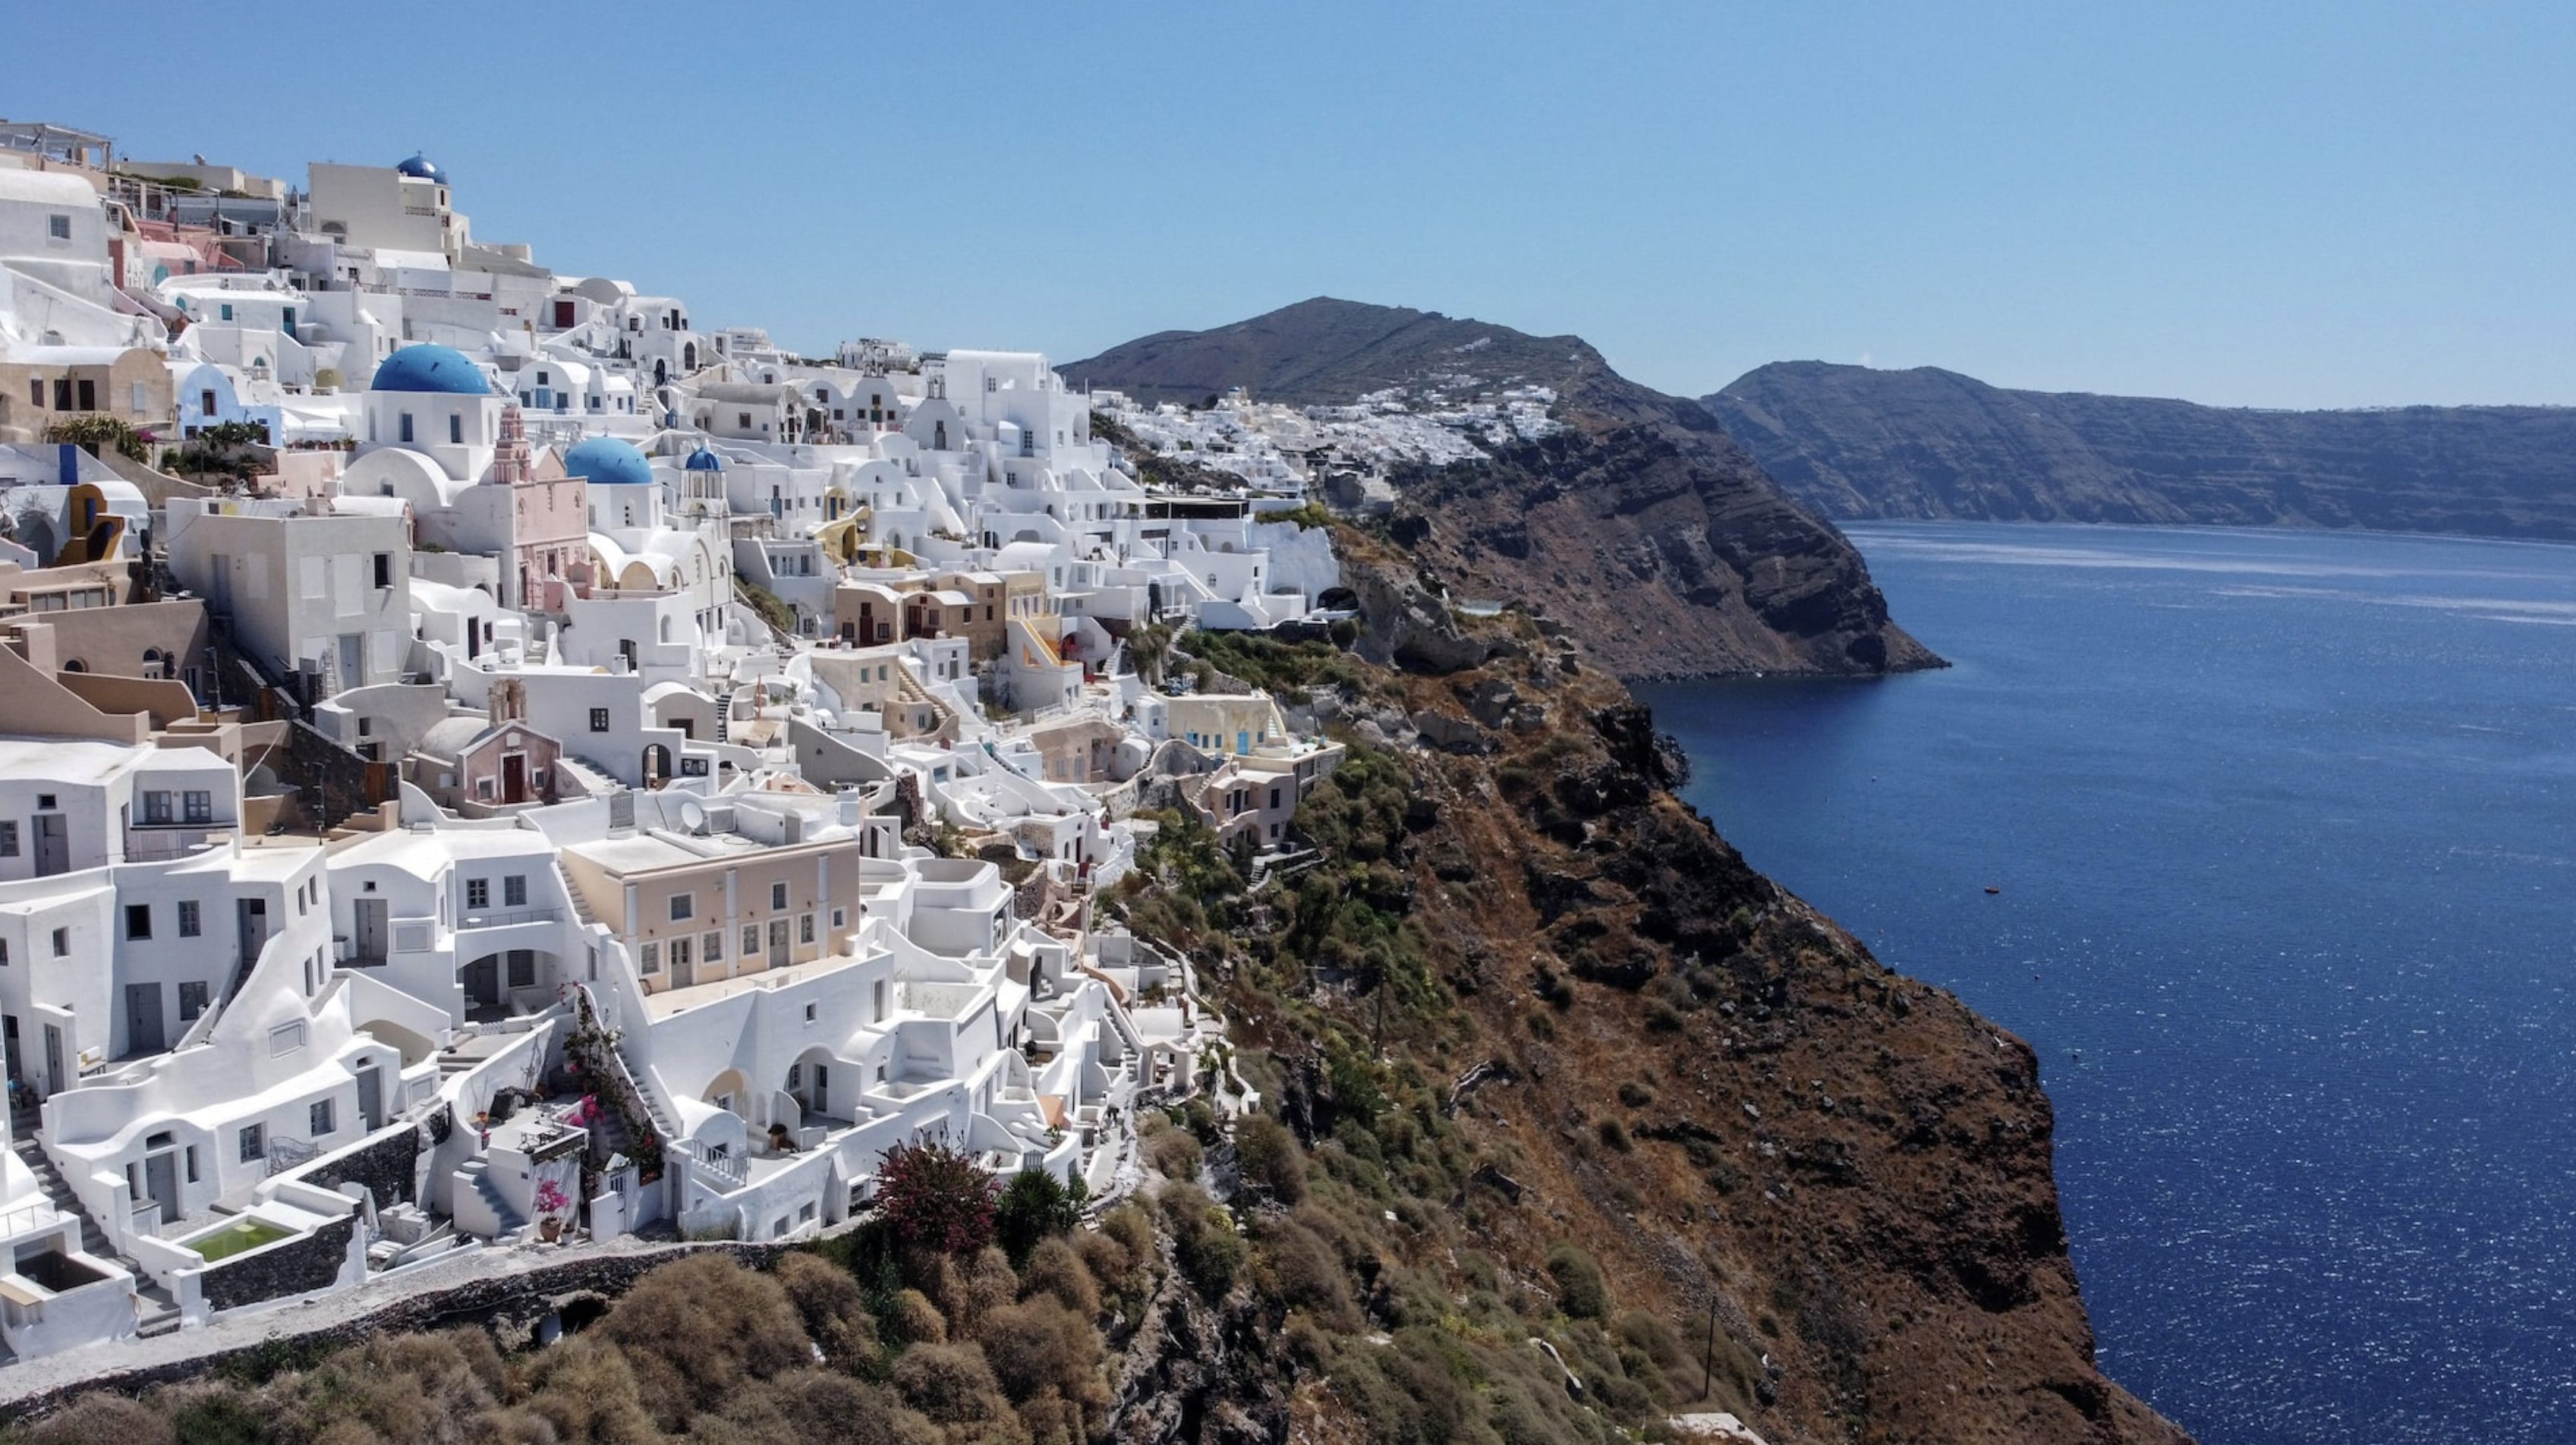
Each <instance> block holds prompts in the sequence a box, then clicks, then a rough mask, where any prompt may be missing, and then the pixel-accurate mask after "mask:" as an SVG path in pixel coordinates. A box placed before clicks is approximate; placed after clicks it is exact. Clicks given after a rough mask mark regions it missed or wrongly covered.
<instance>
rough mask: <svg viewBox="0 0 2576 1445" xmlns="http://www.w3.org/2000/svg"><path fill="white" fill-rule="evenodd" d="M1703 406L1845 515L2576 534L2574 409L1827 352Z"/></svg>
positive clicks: (1823, 504)
mask: <svg viewBox="0 0 2576 1445" xmlns="http://www.w3.org/2000/svg"><path fill="white" fill-rule="evenodd" d="M1701 404H1702V405H1703V406H1705V407H1706V408H1707V409H1708V410H1709V412H1710V414H1711V415H1713V416H1715V417H1716V418H1717V420H1718V421H1719V422H1720V423H1722V424H1723V425H1724V426H1725V428H1726V429H1727V431H1728V432H1729V433H1731V434H1732V435H1733V436H1734V437H1735V438H1736V440H1738V441H1740V442H1742V443H1743V444H1744V446H1745V447H1746V449H1748V450H1749V451H1751V452H1752V454H1753V455H1754V457H1755V458H1757V459H1758V460H1759V461H1760V462H1761V463H1762V465H1763V467H1764V469H1765V470H1767V471H1769V472H1770V473H1771V475H1772V476H1773V477H1774V478H1775V479H1777V480H1778V482H1779V483H1780V485H1781V486H1782V487H1783V488H1785V489H1786V490H1787V491H1788V492H1789V493H1790V495H1792V496H1794V497H1796V498H1798V499H1799V500H1800V501H1802V502H1805V503H1806V504H1807V505H1808V506H1810V507H1814V508H1816V509H1817V510H1819V511H1821V512H1823V513H1824V514H1825V515H1827V516H1829V517H1839V518H1861V517H1926V518H1932V517H1956V518H1962V519H1974V520H1990V521H2041V522H2158V523H2184V522H2199V523H2216V524H2225V525H2232V526H2285V527H2364V528H2370V529H2372V530H2376V531H2389V532H2449V533H2458V534H2464V535H2469V536H2480V537H2523V538H2534V539H2547V540H2568V539H2576V408H2563V407H2502V406H2499V407H2431V406H2422V407H2405V408H2399V409H2392V410H2386V411H2249V410H2234V409H2226V408H2220V407H2209V406H2198V405H2194V404H2193V403H2190V402H2185V401H2162V400H2154V399H2150V398H2144V397H2127V396H2093V395H2089V394H2083V393H2068V394H2058V393H2049V392H2034V391H2007V390H2004V389H2002V388H2000V387H1993V386H1988V385H1986V384H1985V383H1984V382H1981V381H1978V380H1976V379H1975V378H1973V377H1966V376H1961V375H1959V374H1957V373H1955V372H1948V371H1940V370H1936V369H1933V368H1930V367H1923V368H1918V369H1916V370H1912V371H1873V370H1870V369H1869V368H1866V367H1859V366H1833V365H1828V364H1826V363H1824V362H1818V361H1792V362H1777V363H1774V364H1772V365H1770V366H1765V367H1762V368H1759V369H1758V370H1755V371H1752V372H1749V373H1747V374H1745V375H1744V376H1743V377H1741V378H1739V379H1738V380H1736V381H1735V383H1734V384H1732V385H1730V386H1728V387H1727V388H1726V389H1725V390H1723V391H1720V392H1718V393H1717V394H1716V395H1714V396H1709V397H1704V398H1702V399H1701Z"/></svg>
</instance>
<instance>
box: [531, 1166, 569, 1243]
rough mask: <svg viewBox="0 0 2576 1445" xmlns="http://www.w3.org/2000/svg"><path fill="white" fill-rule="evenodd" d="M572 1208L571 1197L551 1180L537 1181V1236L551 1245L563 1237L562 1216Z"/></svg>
mask: <svg viewBox="0 0 2576 1445" xmlns="http://www.w3.org/2000/svg"><path fill="white" fill-rule="evenodd" d="M571 1208H572V1196H571V1195H569V1194H566V1193H564V1187H563V1186H562V1185H561V1184H558V1183H556V1182H555V1181H554V1180H552V1179H540V1180H538V1181H537V1236H538V1237H539V1238H541V1239H543V1240H544V1241H545V1242H546V1243H548V1244H552V1243H554V1242H555V1241H556V1240H558V1239H561V1238H562V1237H563V1227H564V1214H565V1212H566V1211H568V1210H570V1209H571Z"/></svg>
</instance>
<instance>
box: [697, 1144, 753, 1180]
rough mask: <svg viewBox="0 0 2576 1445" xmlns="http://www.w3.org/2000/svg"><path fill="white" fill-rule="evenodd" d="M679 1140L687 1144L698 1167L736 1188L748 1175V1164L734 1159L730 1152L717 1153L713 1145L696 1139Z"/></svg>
mask: <svg viewBox="0 0 2576 1445" xmlns="http://www.w3.org/2000/svg"><path fill="white" fill-rule="evenodd" d="M681 1142H682V1143H683V1144H684V1145H686V1146H687V1148H688V1151H689V1157H690V1158H691V1159H693V1160H695V1161H697V1164H698V1166H699V1167H701V1168H703V1169H705V1170H706V1171H707V1172H708V1173H710V1174H713V1175H715V1176H716V1177H717V1178H719V1179H722V1180H724V1181H726V1182H727V1183H729V1184H732V1185H733V1186H735V1187H736V1188H740V1187H741V1186H742V1184H743V1181H744V1180H746V1179H748V1178H749V1177H750V1173H749V1165H748V1164H747V1163H746V1161H744V1160H740V1159H736V1158H735V1157H733V1155H732V1154H731V1153H730V1152H725V1153H719V1152H717V1149H716V1147H715V1146H713V1145H710V1144H707V1143H705V1142H703V1141H701V1140H697V1139H686V1140H682V1141H681Z"/></svg>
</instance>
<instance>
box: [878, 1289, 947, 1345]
mask: <svg viewBox="0 0 2576 1445" xmlns="http://www.w3.org/2000/svg"><path fill="white" fill-rule="evenodd" d="M886 1323H887V1324H888V1325H890V1326H892V1327H893V1330H894V1333H895V1336H896V1338H898V1339H900V1340H902V1341H904V1342H905V1343H906V1344H914V1345H944V1344H946V1343H948V1318H947V1316H945V1315H942V1314H941V1313H940V1312H939V1306H937V1305H935V1304H932V1303H931V1302H930V1296H928V1295H926V1294H923V1293H922V1292H921V1291H919V1290H917V1289H906V1290H897V1291H895V1296H894V1311H893V1313H891V1314H889V1315H888V1316H887V1317H886Z"/></svg>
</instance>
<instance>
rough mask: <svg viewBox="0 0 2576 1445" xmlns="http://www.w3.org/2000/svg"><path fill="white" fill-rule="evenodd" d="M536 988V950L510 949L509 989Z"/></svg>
mask: <svg viewBox="0 0 2576 1445" xmlns="http://www.w3.org/2000/svg"><path fill="white" fill-rule="evenodd" d="M536 986H537V954H536V950H534V949H530V948H514V949H511V950H510V987H512V988H535V987H536Z"/></svg>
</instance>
